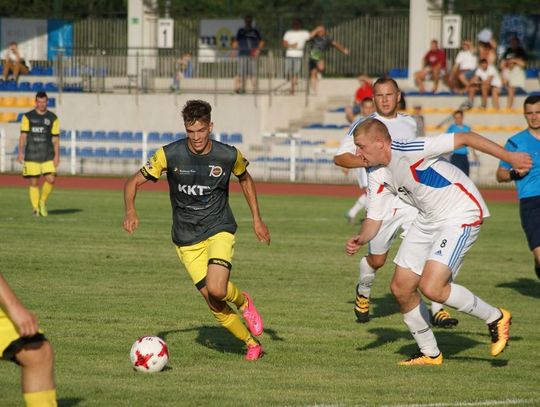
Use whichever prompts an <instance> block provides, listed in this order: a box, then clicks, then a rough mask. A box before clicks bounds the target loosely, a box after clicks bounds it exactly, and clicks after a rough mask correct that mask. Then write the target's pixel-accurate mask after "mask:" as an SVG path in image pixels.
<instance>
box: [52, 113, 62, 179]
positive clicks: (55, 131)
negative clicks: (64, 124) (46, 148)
mask: <svg viewBox="0 0 540 407" xmlns="http://www.w3.org/2000/svg"><path fill="white" fill-rule="evenodd" d="M51 135H52V143H53V148H54V158H53V163H54V166H55V167H56V168H58V164H60V122H59V121H58V118H56V119H55V120H54V122H53V125H52V129H51Z"/></svg>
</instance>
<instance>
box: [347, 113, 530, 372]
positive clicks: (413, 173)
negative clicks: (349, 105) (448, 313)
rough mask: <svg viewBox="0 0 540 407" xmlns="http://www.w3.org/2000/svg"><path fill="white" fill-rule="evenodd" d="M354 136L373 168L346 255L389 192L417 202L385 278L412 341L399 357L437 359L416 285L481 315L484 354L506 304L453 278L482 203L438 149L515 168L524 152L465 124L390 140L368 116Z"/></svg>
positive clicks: (501, 338)
mask: <svg viewBox="0 0 540 407" xmlns="http://www.w3.org/2000/svg"><path fill="white" fill-rule="evenodd" d="M354 142H355V144H356V146H357V147H358V154H359V156H360V157H361V158H362V159H363V160H364V161H365V163H366V164H367V165H368V166H369V167H373V168H372V170H371V171H370V172H369V176H368V181H369V190H370V193H369V201H368V218H367V219H366V220H365V221H364V222H363V223H362V228H361V230H360V233H359V234H358V235H356V236H353V237H352V238H350V239H349V241H348V242H347V245H346V252H347V254H349V255H353V254H354V253H356V252H357V251H358V249H359V248H360V247H361V246H362V245H364V244H366V243H368V242H369V241H370V240H371V239H373V237H374V236H376V234H377V233H378V230H379V228H380V226H381V224H382V220H383V219H384V217H385V210H386V208H387V207H388V205H389V204H390V203H391V201H392V200H393V199H394V197H395V196H398V197H399V198H400V199H402V200H403V201H405V202H408V203H410V204H411V205H413V206H414V207H416V208H417V209H418V215H417V216H416V218H415V219H414V222H413V224H412V225H411V227H410V228H409V230H408V232H407V235H406V236H405V238H404V240H403V243H402V244H401V246H400V248H399V251H398V253H397V255H396V258H395V260H394V262H395V263H396V269H395V273H394V277H393V279H392V283H391V290H392V293H393V294H394V296H395V297H396V300H397V302H398V304H399V307H400V311H401V313H402V314H403V320H404V322H405V324H406V325H407V327H408V328H409V331H410V332H411V334H412V336H413V338H414V339H415V341H416V343H417V344H418V347H419V352H418V353H416V354H414V355H413V356H412V357H411V358H409V359H407V360H405V361H402V362H400V364H401V365H440V364H442V361H443V357H442V353H441V352H440V350H439V348H438V345H437V341H436V340H435V336H434V334H433V331H432V330H431V326H430V323H429V315H428V312H427V309H426V307H425V305H424V304H423V302H422V300H421V298H420V295H419V293H418V290H420V291H421V292H422V293H423V294H424V295H425V296H426V297H428V298H429V299H431V300H433V301H437V302H442V303H443V304H445V305H448V306H450V307H452V308H454V309H457V310H459V311H462V312H465V313H467V314H469V315H472V316H475V317H477V318H479V319H482V320H483V321H484V322H485V323H486V324H487V326H488V330H489V334H490V336H491V342H492V343H491V355H492V356H497V355H499V354H500V353H501V352H502V351H503V350H504V349H505V347H506V345H507V343H508V340H509V338H510V336H509V328H510V324H511V314H510V312H508V311H506V310H504V309H502V308H496V307H494V306H492V305H490V304H488V303H486V302H485V301H483V300H482V299H480V298H478V297H477V296H475V295H474V294H473V293H472V292H471V291H469V290H468V289H467V288H465V287H463V286H461V285H459V284H456V283H455V282H453V281H454V278H455V276H456V275H457V273H458V271H459V269H460V267H461V264H462V262H463V259H464V256H465V254H466V253H467V252H468V250H469V249H470V248H471V246H472V245H473V243H474V242H475V240H476V238H477V236H478V233H479V231H480V225H481V224H482V222H483V219H484V218H485V217H487V216H489V211H488V208H487V206H486V204H485V202H484V201H483V199H482V196H481V195H480V193H479V191H478V189H477V188H476V187H475V185H474V183H473V182H472V181H471V180H470V179H469V178H468V177H467V176H466V175H465V174H464V173H463V172H462V171H460V170H459V169H457V168H456V167H455V166H453V165H451V164H450V163H448V162H447V161H445V160H440V156H441V155H443V154H445V153H448V152H450V151H452V150H454V149H455V148H458V147H461V146H464V145H468V146H470V147H473V148H475V149H477V150H480V151H482V152H484V153H486V154H489V155H492V156H495V157H498V158H500V159H503V160H505V161H507V162H509V163H511V164H512V166H513V167H514V168H516V169H519V170H522V171H526V170H528V169H529V168H530V167H531V166H532V159H531V157H530V156H529V155H528V154H524V153H513V152H509V151H507V150H505V149H503V148H502V147H500V146H499V145H498V144H496V143H493V142H491V141H490V140H488V139H486V138H484V137H482V136H480V135H479V134H476V133H472V132H468V133H455V134H453V135H448V134H442V135H440V136H438V137H428V138H417V139H413V140H408V141H402V140H400V141H392V139H391V138H390V134H389V132H388V129H387V128H386V126H385V125H384V124H383V123H382V122H381V121H379V120H377V119H372V118H370V119H367V120H366V121H365V122H363V123H362V124H361V125H360V126H358V127H357V128H356V129H355V131H354ZM411 169H412V170H411ZM425 174H428V176H425ZM374 192H377V193H374Z"/></svg>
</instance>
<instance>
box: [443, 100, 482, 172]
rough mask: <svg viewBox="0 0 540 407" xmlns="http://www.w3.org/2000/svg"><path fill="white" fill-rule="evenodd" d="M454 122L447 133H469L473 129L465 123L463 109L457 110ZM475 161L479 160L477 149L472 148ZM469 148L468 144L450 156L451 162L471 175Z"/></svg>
mask: <svg viewBox="0 0 540 407" xmlns="http://www.w3.org/2000/svg"><path fill="white" fill-rule="evenodd" d="M453 117H454V123H452V124H451V125H450V127H448V129H447V130H446V132H447V133H468V132H470V131H471V127H470V126H467V125H466V124H464V123H463V111H462V110H456V111H455V112H454V114H453ZM471 152H472V155H473V157H474V161H478V156H477V154H476V151H475V150H473V149H471ZM468 156H469V148H468V147H467V146H463V147H460V148H458V149H456V150H454V151H453V153H452V155H451V156H450V162H451V163H452V164H454V165H455V166H456V167H458V168H459V169H460V170H461V171H463V172H464V173H465V174H466V175H467V176H468V175H469V168H470V163H469V157H468Z"/></svg>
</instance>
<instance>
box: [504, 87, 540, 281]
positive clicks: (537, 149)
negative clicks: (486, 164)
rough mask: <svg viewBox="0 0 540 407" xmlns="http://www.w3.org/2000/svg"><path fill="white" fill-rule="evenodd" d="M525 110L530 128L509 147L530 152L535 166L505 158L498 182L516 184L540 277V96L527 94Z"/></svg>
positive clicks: (508, 146)
mask: <svg viewBox="0 0 540 407" xmlns="http://www.w3.org/2000/svg"><path fill="white" fill-rule="evenodd" d="M524 111H525V120H526V121H527V125H528V127H527V129H525V130H523V131H521V132H519V133H517V134H516V135H514V136H512V137H511V138H509V139H508V141H507V142H506V145H505V148H506V149H507V150H509V151H521V152H527V153H529V154H530V155H531V157H532V160H533V165H532V168H531V169H530V170H529V171H527V172H523V171H518V170H515V169H513V168H512V167H511V165H510V164H508V163H507V162H504V161H501V162H500V164H499V168H498V169H497V181H499V182H510V181H515V183H516V188H517V191H518V197H519V216H520V218H521V226H523V230H524V231H525V235H526V236H527V242H528V244H529V249H530V250H531V251H532V252H533V255H534V262H535V270H536V275H537V276H538V278H540V96H538V95H536V96H529V97H527V99H525V103H524Z"/></svg>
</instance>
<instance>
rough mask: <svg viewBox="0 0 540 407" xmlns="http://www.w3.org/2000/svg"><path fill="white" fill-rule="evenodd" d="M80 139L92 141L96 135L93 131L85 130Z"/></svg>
mask: <svg viewBox="0 0 540 407" xmlns="http://www.w3.org/2000/svg"><path fill="white" fill-rule="evenodd" d="M78 138H79V139H80V140H87V141H90V140H92V139H93V138H94V134H93V133H92V130H83V131H80V132H79V134H78Z"/></svg>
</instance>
